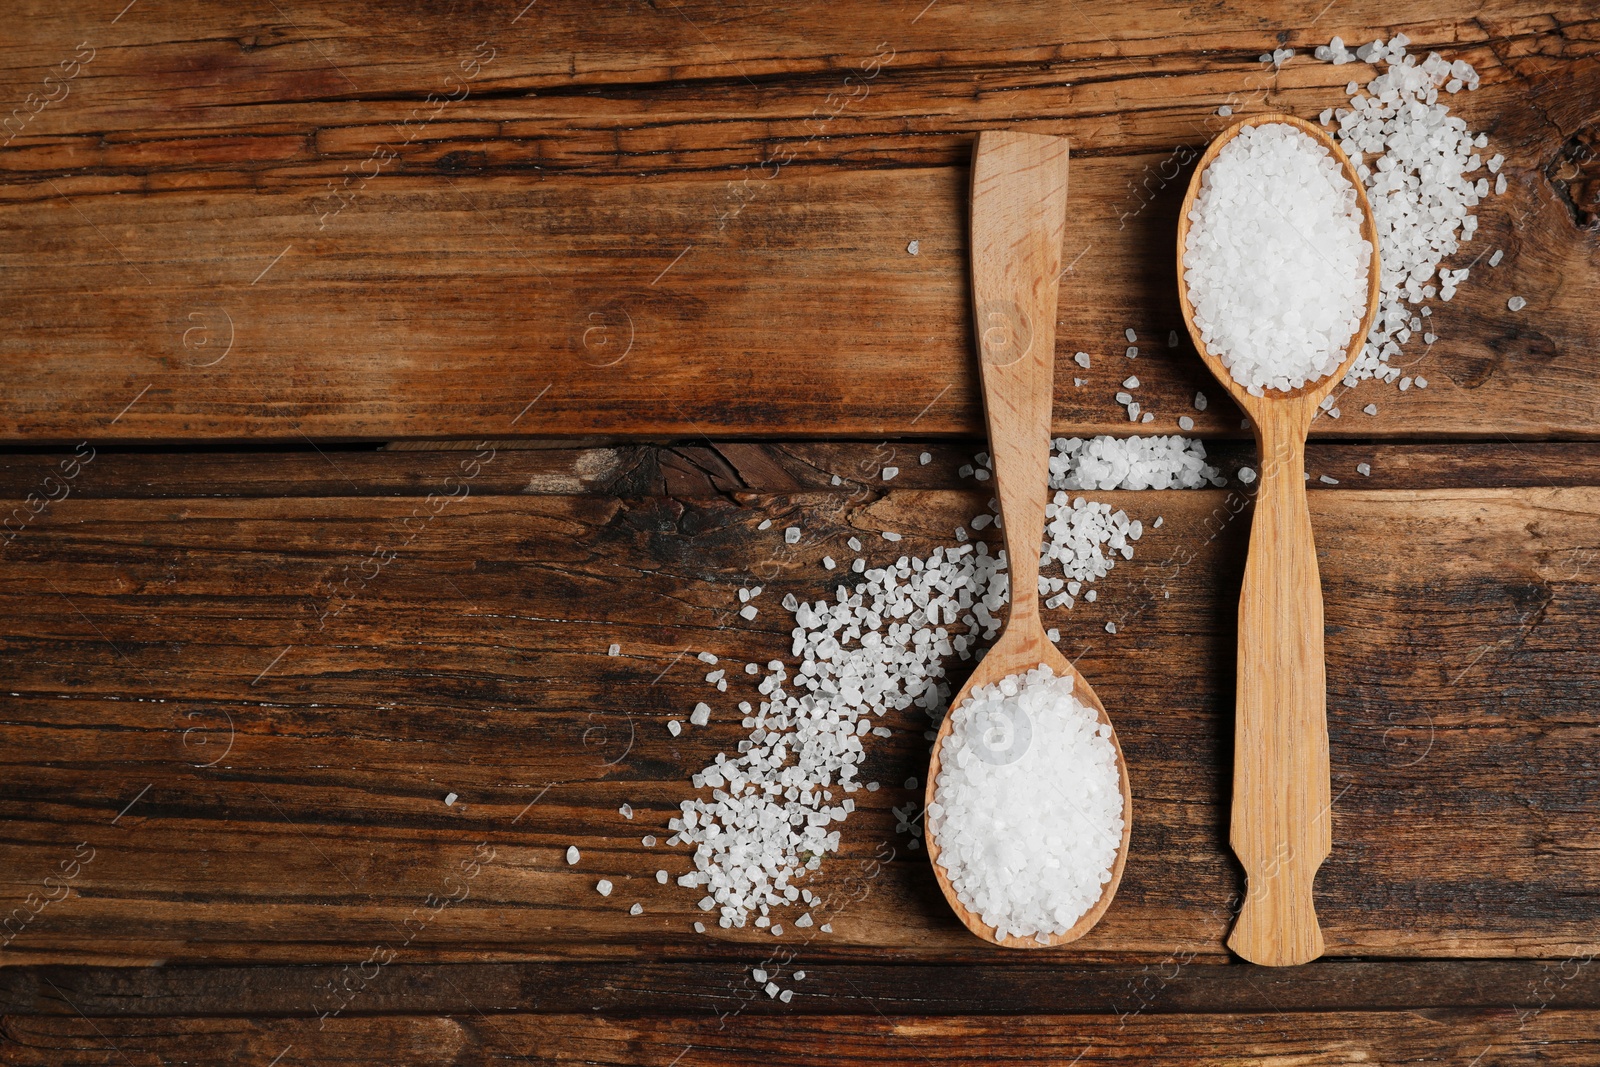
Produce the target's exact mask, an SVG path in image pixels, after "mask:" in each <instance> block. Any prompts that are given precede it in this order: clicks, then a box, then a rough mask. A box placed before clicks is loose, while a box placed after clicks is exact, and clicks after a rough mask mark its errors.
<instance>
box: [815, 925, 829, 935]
mask: <svg viewBox="0 0 1600 1067" xmlns="http://www.w3.org/2000/svg"><path fill="white" fill-rule="evenodd" d="M817 929H819V930H821V931H822V932H823V933H825V934H831V933H833V924H832V923H823V924H822V925H821V926H819V927H817Z"/></svg>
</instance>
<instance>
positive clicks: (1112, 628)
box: [1106, 622, 1117, 634]
mask: <svg viewBox="0 0 1600 1067" xmlns="http://www.w3.org/2000/svg"><path fill="white" fill-rule="evenodd" d="M1116 632H1117V624H1116V623H1114V622H1108V623H1106V633H1108V634H1114V633H1116Z"/></svg>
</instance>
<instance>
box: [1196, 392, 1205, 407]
mask: <svg viewBox="0 0 1600 1067" xmlns="http://www.w3.org/2000/svg"><path fill="white" fill-rule="evenodd" d="M1194 409H1195V410H1196V411H1204V410H1205V409H1206V394H1204V393H1196V394H1194Z"/></svg>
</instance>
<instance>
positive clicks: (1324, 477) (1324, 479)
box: [1317, 474, 1339, 485]
mask: <svg viewBox="0 0 1600 1067" xmlns="http://www.w3.org/2000/svg"><path fill="white" fill-rule="evenodd" d="M1317 481H1319V482H1321V483H1322V484H1323V485H1338V484H1339V479H1337V478H1330V477H1329V476H1328V475H1326V474H1324V475H1321V476H1320V477H1318V478H1317Z"/></svg>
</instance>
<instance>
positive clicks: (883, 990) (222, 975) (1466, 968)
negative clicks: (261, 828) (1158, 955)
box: [0, 953, 1600, 1030]
mask: <svg viewBox="0 0 1600 1067" xmlns="http://www.w3.org/2000/svg"><path fill="white" fill-rule="evenodd" d="M763 962H765V966H767V967H768V968H770V970H769V974H770V975H773V976H775V977H774V979H773V980H775V981H777V982H779V983H780V984H781V985H782V986H783V987H784V988H790V989H794V990H795V991H796V993H795V997H794V999H793V1000H791V1001H789V1002H788V1003H785V1002H783V1001H781V1000H775V999H773V998H771V997H769V996H767V995H766V992H765V991H764V990H763V989H762V988H761V983H758V982H756V980H755V979H754V977H753V976H752V975H751V973H750V972H751V970H752V968H754V967H755V966H757V965H760V964H762V963H763ZM346 967H350V965H337V964H324V965H300V966H284V965H274V964H231V965H224V964H201V965H190V966H187V967H66V966H54V967H7V968H0V1003H3V1004H5V1006H6V1008H5V1011H6V1014H9V1015H71V1016H77V1015H79V1014H80V1013H81V1014H82V1015H83V1016H85V1017H88V1018H92V1019H100V1018H107V1017H112V1016H143V1017H157V1018H159V1017H169V1018H192V1017H197V1016H208V1015H209V1016H217V1015H249V1016H256V1017H277V1018H299V1019H313V1020H315V1018H316V1017H317V1016H316V1012H315V1011H314V1010H313V1009H312V999H313V995H314V993H315V991H317V990H320V989H325V988H327V987H328V986H329V984H330V983H332V984H333V985H334V986H337V985H338V984H339V983H340V982H341V981H352V979H351V977H350V974H349V971H347V970H346ZM354 969H355V968H354V967H350V970H354ZM802 970H803V971H805V977H804V978H803V979H800V978H796V977H795V973H796V972H797V971H802ZM357 977H359V975H358V976H357ZM366 985H367V988H365V989H363V990H362V992H361V995H360V996H359V997H358V998H356V999H354V1000H352V1002H351V1003H350V1005H349V1007H348V1008H347V1009H346V1010H345V1011H344V1012H343V1013H341V1015H340V1017H341V1018H346V1017H351V1018H353V1017H359V1016H372V1015H454V1014H472V1013H482V1014H484V1015H505V1014H513V1015H516V1014H525V1013H527V1014H556V1015H559V1014H575V1013H594V1012H598V1013H602V1014H604V1015H609V1016H619V1015H622V1016H629V1015H633V1016H637V1015H698V1014H703V1013H712V1014H716V1015H719V1016H720V1015H725V1014H731V1013H735V1012H737V1013H740V1014H756V1015H780V1016H787V1015H871V1014H873V1013H874V1012H875V1011H882V1012H884V1013H886V1014H889V1015H897V1016H915V1015H922V1016H938V1015H1012V1016H1015V1015H1115V1016H1118V1017H1126V1016H1132V1015H1172V1014H1177V1015H1184V1014H1195V1013H1209V1014H1227V1015H1234V1014H1257V1013H1267V1012H1296V1013H1299V1012H1318V1011H1321V1012H1382V1011H1406V1010H1410V1011H1416V1012H1424V1011H1427V1012H1431V1011H1436V1010H1438V1009H1441V1008H1486V1009H1494V1010H1509V1011H1513V1012H1516V1013H1518V1014H1520V1015H1522V1016H1526V1015H1528V1014H1530V1013H1534V1012H1540V1011H1547V1010H1552V1009H1554V1010H1562V1009H1586V1010H1596V1009H1600V967H1595V966H1594V965H1593V960H1590V959H1586V958H1585V956H1584V955H1583V954H1579V955H1576V956H1573V957H1570V958H1568V959H1563V960H1552V961H1547V962H1535V961H1529V960H1442V961H1441V960H1404V961H1385V962H1354V961H1338V962H1335V961H1328V960H1323V961H1320V962H1317V963H1314V964H1309V965H1307V966H1305V967H1299V968H1295V969H1294V970H1289V971H1286V970H1282V969H1276V968H1267V967H1256V966H1252V965H1249V964H1237V963H1234V964H1221V965H1218V964H1205V963H1196V962H1193V961H1190V960H1188V959H1187V958H1186V957H1184V956H1183V955H1181V954H1179V955H1174V956H1173V957H1171V958H1170V959H1164V960H1160V961H1156V962H1153V963H1148V964H1129V965H1121V966H1118V965H1106V964H1080V963H1075V962H1073V961H1070V960H1052V961H1048V962H1045V963H1039V962H1036V961H1035V960H1034V958H1033V957H1028V956H1022V955H1019V954H1016V953H989V954H988V955H987V956H986V957H985V958H984V959H982V960H973V961H968V962H961V963H922V962H915V961H906V960H899V961H892V962H878V963H871V962H859V961H858V962H841V961H838V960H818V959H805V960H798V961H787V962H784V961H781V960H780V961H762V960H761V959H760V958H758V957H753V956H752V955H750V954H748V953H747V954H745V955H744V956H743V957H741V956H740V955H739V954H737V953H730V954H729V955H728V956H727V957H726V958H722V959H704V960H676V961H664V962H655V961H650V960H637V959H634V960H622V961H569V962H560V963H483V964H412V963H400V962H397V963H391V964H389V965H388V966H387V967H385V968H384V969H383V971H382V978H381V980H379V981H369V982H368V983H366ZM0 1030H3V1028H0Z"/></svg>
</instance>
